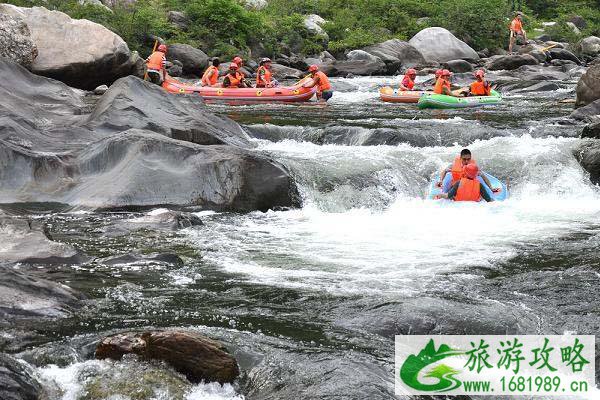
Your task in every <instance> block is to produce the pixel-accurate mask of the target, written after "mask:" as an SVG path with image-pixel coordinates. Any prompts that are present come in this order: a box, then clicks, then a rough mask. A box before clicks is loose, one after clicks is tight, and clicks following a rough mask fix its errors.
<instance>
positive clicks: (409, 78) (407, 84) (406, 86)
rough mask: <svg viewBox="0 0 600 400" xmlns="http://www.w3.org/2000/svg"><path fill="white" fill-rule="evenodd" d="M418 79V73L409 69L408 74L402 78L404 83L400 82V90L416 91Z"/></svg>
mask: <svg viewBox="0 0 600 400" xmlns="http://www.w3.org/2000/svg"><path fill="white" fill-rule="evenodd" d="M416 77H417V71H415V70H414V69H413V68H409V69H407V70H406V74H404V78H402V82H400V90H402V91H406V90H414V87H415V79H416Z"/></svg>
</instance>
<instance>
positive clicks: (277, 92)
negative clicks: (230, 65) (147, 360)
mask: <svg viewBox="0 0 600 400" xmlns="http://www.w3.org/2000/svg"><path fill="white" fill-rule="evenodd" d="M302 83H303V81H300V82H298V83H296V84H295V85H294V86H278V87H274V88H220V87H209V86H196V85H190V84H187V83H182V82H179V81H178V80H176V79H173V78H171V77H168V78H167V79H166V80H165V82H163V85H162V87H163V88H164V89H165V90H166V91H168V92H171V93H181V94H197V95H199V96H200V97H202V98H203V99H204V100H206V101H227V102H243V103H257V102H260V103H275V102H284V103H297V102H305V101H309V100H310V99H311V98H312V97H313V96H314V94H315V93H316V92H317V89H316V88H314V87H312V88H305V87H302Z"/></svg>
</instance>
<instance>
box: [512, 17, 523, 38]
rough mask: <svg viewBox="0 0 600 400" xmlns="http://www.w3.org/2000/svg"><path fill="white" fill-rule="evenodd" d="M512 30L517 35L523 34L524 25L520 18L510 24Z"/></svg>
mask: <svg viewBox="0 0 600 400" xmlns="http://www.w3.org/2000/svg"><path fill="white" fill-rule="evenodd" d="M510 30H511V31H513V32H514V33H517V34H521V33H523V23H522V22H521V21H519V19H518V18H515V19H513V20H512V22H511V23H510Z"/></svg>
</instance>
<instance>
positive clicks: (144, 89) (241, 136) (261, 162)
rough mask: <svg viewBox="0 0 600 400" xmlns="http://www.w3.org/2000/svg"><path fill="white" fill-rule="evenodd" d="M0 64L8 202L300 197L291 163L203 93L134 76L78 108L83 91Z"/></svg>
mask: <svg viewBox="0 0 600 400" xmlns="http://www.w3.org/2000/svg"><path fill="white" fill-rule="evenodd" d="M0 74H2V76H3V77H4V78H5V79H4V80H2V81H0V119H2V120H4V121H8V123H6V124H5V125H4V127H3V130H2V132H1V133H0V135H1V136H0V138H1V139H2V140H0V159H2V160H3V163H4V164H3V168H2V169H1V170H0V183H1V184H0V202H5V203H21V202H32V201H36V202H58V203H64V204H70V205H79V206H86V207H92V208H111V207H124V206H151V205H157V204H177V205H198V206H203V207H206V208H212V209H222V210H238V211H249V210H259V209H260V210H266V209H269V208H275V207H294V206H297V205H298V204H299V200H298V199H299V198H298V193H297V189H296V186H295V184H294V182H293V180H292V179H291V177H290V176H289V174H288V172H287V171H286V170H285V168H284V167H282V166H281V165H279V164H278V163H276V162H274V161H272V160H271V159H269V158H268V157H266V156H264V155H260V154H257V153H254V152H251V151H249V150H246V149H244V148H241V147H246V148H250V147H252V145H251V144H250V141H249V137H248V136H247V134H246V133H245V132H244V131H243V130H242V129H241V127H240V126H239V125H237V124H236V123H235V122H233V121H232V120H230V119H228V118H223V117H218V116H216V115H214V114H212V113H210V112H208V111H207V110H206V108H205V107H204V105H203V104H202V102H201V100H200V99H199V98H198V97H197V96H185V95H173V94H169V93H167V92H165V91H164V90H163V89H162V88H160V87H158V86H156V85H153V84H151V83H148V82H144V81H142V80H140V79H138V78H134V77H126V78H122V79H121V80H119V81H117V82H115V83H114V84H113V85H111V87H110V89H109V90H108V91H107V92H106V93H105V94H104V95H103V96H102V97H101V99H100V101H99V102H98V104H97V105H96V106H95V107H94V109H93V112H92V113H91V114H89V115H77V114H81V112H82V110H84V109H85V108H86V106H85V103H84V102H83V100H82V98H83V95H84V93H81V92H77V91H74V90H72V89H71V88H68V87H67V86H65V85H63V84H61V83H60V82H57V81H53V80H48V79H45V78H42V77H39V76H35V75H32V74H30V73H28V72H27V70H25V69H24V68H22V67H20V66H18V65H17V64H14V63H9V62H4V61H0ZM15 82H19V84H15ZM157 105H160V107H157Z"/></svg>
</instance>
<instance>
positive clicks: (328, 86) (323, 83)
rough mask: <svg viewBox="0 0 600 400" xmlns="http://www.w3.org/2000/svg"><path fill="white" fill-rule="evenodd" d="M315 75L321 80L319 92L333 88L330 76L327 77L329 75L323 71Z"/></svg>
mask: <svg viewBox="0 0 600 400" xmlns="http://www.w3.org/2000/svg"><path fill="white" fill-rule="evenodd" d="M315 77H318V78H319V82H318V84H317V85H318V86H317V87H318V89H319V92H322V91H324V90H330V89H331V83H329V78H327V75H325V74H324V73H323V72H321V71H317V72H316V73H315Z"/></svg>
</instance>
